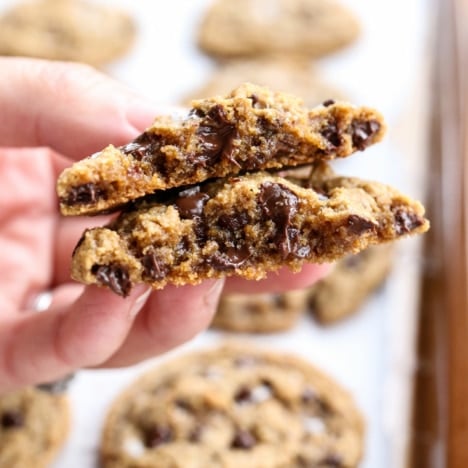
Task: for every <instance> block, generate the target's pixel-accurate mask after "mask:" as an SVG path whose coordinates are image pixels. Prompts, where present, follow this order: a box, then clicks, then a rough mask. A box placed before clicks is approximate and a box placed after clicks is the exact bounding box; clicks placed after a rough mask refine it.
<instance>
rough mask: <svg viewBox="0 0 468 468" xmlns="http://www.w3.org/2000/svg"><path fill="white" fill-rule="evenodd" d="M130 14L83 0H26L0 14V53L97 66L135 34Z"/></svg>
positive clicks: (127, 44)
mask: <svg viewBox="0 0 468 468" xmlns="http://www.w3.org/2000/svg"><path fill="white" fill-rule="evenodd" d="M135 32H136V27H135V24H134V22H133V20H132V19H131V17H130V16H129V15H127V14H125V13H123V12H121V11H119V10H118V9H116V8H109V7H105V6H103V5H99V4H96V3H94V2H90V1H87V0H30V1H24V2H20V3H18V4H17V5H15V6H13V7H12V8H11V9H10V10H8V11H7V12H6V13H5V14H4V15H3V16H1V17H0V55H11V56H26V57H37V58H43V59H49V60H70V61H77V62H84V63H89V64H92V65H103V64H105V63H107V62H110V61H112V60H114V59H116V58H118V57H120V56H121V55H123V54H124V53H125V52H126V51H127V50H128V49H129V47H130V46H131V44H132V43H133V41H134V38H135Z"/></svg>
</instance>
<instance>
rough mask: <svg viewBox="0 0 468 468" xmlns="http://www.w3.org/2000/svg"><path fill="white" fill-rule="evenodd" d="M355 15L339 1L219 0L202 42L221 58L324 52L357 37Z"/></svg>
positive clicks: (203, 29)
mask: <svg viewBox="0 0 468 468" xmlns="http://www.w3.org/2000/svg"><path fill="white" fill-rule="evenodd" d="M359 33H360V26H359V22H358V20H357V19H356V17H355V15H354V14H353V13H352V12H351V11H349V10H348V9H347V8H345V7H344V6H342V5H341V4H340V3H339V2H337V1H334V0H235V1H232V0H216V1H214V2H213V4H212V5H211V7H210V8H209V9H208V11H207V12H206V15H205V17H204V18H203V20H202V23H201V25H200V29H199V36H198V44H199V46H200V48H201V49H202V50H203V51H204V52H206V53H207V54H210V55H214V56H215V57H244V56H259V55H270V54H276V55H284V56H287V57H289V56H291V55H293V56H307V57H320V56H323V55H326V54H329V53H331V52H334V51H336V50H339V49H341V48H343V47H345V46H347V45H349V44H351V43H352V42H354V41H355V40H356V39H357V37H358V36H359Z"/></svg>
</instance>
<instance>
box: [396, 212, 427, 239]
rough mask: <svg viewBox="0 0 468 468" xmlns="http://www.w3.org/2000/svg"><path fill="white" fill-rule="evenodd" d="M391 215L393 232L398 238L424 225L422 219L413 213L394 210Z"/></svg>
mask: <svg viewBox="0 0 468 468" xmlns="http://www.w3.org/2000/svg"><path fill="white" fill-rule="evenodd" d="M393 214H394V216H395V232H396V233H397V235H399V236H402V235H403V234H408V233H409V232H411V231H413V230H414V229H416V228H418V227H419V226H422V225H423V224H424V219H423V218H421V217H420V216H418V215H417V214H415V213H410V212H408V211H406V210H405V209H404V208H397V209H394V210H393Z"/></svg>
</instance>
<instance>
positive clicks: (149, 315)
mask: <svg viewBox="0 0 468 468" xmlns="http://www.w3.org/2000/svg"><path fill="white" fill-rule="evenodd" d="M223 284H224V281H223V280H209V281H205V282H203V283H201V284H199V285H197V286H181V287H176V286H167V287H166V288H164V289H163V290H160V291H154V292H153V293H152V294H151V295H150V296H149V297H148V300H147V302H146V304H144V306H143V308H142V310H141V311H140V312H139V313H138V315H137V317H136V319H135V322H134V324H133V327H132V329H131V331H130V333H129V334H128V336H127V338H126V340H125V342H124V343H123V345H122V346H121V347H120V348H119V350H118V351H117V352H116V353H115V354H114V355H113V356H112V357H111V358H110V359H109V360H107V361H106V362H104V363H103V366H104V367H116V366H126V365H129V364H133V363H135V362H138V361H141V360H143V359H146V358H149V357H151V356H155V355H158V354H161V353H163V352H165V351H168V350H169V349H171V348H174V347H175V346H178V345H180V344H182V343H184V342H185V341H188V340H189V339H191V338H193V337H194V336H195V335H196V334H198V333H199V332H200V331H202V330H203V329H204V328H206V327H207V326H208V325H209V323H210V322H211V319H212V318H213V315H214V313H215V311H216V308H217V305H218V300H219V296H220V294H221V291H222V289H223Z"/></svg>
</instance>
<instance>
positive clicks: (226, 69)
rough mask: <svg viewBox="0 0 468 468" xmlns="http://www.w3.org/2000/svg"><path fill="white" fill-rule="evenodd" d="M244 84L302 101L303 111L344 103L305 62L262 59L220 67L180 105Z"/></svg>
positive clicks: (335, 89) (341, 96) (221, 94)
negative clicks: (266, 88)
mask: <svg viewBox="0 0 468 468" xmlns="http://www.w3.org/2000/svg"><path fill="white" fill-rule="evenodd" d="M245 82H249V83H257V84H258V85H261V86H267V87H268V88H271V89H276V90H278V91H283V92H287V93H291V94H294V95H295V96H298V97H300V98H301V99H303V101H304V104H305V105H306V106H307V107H313V106H318V105H319V104H320V103H322V102H325V101H327V100H330V99H334V100H343V99H344V93H343V92H341V91H340V90H338V89H337V88H336V87H334V86H332V85H330V84H328V83H326V82H325V80H324V78H322V77H321V76H320V74H319V72H318V71H317V70H316V68H315V67H312V66H311V65H310V64H309V63H308V62H307V61H302V60H287V59H278V58H276V59H275V58H262V59H255V60H254V59H247V60H234V61H229V62H226V63H222V64H220V66H219V67H217V68H216V70H215V71H214V72H213V74H212V75H211V76H210V77H209V78H208V80H207V82H206V83H205V84H204V85H202V86H201V87H200V88H199V89H197V90H195V91H193V92H192V93H191V94H190V95H189V96H187V97H186V98H185V99H184V104H185V105H190V104H191V101H193V100H194V99H202V98H207V97H209V96H224V95H226V94H227V93H229V91H230V90H231V89H234V88H235V87H236V86H238V85H239V83H245Z"/></svg>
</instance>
